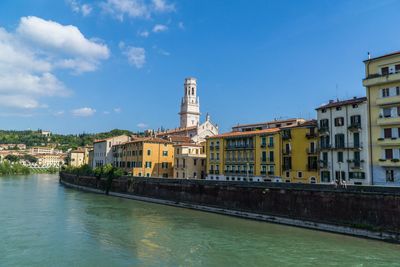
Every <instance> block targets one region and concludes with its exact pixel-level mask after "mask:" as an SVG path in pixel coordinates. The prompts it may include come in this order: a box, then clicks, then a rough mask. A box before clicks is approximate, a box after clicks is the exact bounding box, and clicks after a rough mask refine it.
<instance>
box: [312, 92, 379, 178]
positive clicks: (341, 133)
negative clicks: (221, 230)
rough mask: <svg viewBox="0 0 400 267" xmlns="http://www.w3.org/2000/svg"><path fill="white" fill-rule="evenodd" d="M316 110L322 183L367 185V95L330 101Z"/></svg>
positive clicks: (368, 162) (368, 170)
mask: <svg viewBox="0 0 400 267" xmlns="http://www.w3.org/2000/svg"><path fill="white" fill-rule="evenodd" d="M316 110H317V117H318V126H319V135H320V137H319V139H320V146H319V147H320V175H321V183H334V182H335V181H336V180H339V179H340V180H341V181H346V184H358V185H370V184H371V175H370V168H369V164H370V160H369V146H368V113H367V98H366V97H361V98H352V99H349V100H344V101H329V103H328V104H326V105H322V106H320V107H319V108H317V109H316Z"/></svg>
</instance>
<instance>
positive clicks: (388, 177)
mask: <svg viewBox="0 0 400 267" xmlns="http://www.w3.org/2000/svg"><path fill="white" fill-rule="evenodd" d="M386 182H394V171H393V170H386Z"/></svg>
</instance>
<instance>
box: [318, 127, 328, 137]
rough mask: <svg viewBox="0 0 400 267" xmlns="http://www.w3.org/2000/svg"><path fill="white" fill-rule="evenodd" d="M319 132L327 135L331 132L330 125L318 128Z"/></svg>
mask: <svg viewBox="0 0 400 267" xmlns="http://www.w3.org/2000/svg"><path fill="white" fill-rule="evenodd" d="M318 132H319V134H320V135H327V134H329V127H328V126H321V127H319V128H318Z"/></svg>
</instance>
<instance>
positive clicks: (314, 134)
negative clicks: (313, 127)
mask: <svg viewBox="0 0 400 267" xmlns="http://www.w3.org/2000/svg"><path fill="white" fill-rule="evenodd" d="M317 137H318V134H317V133H316V132H314V133H306V138H307V139H312V138H317Z"/></svg>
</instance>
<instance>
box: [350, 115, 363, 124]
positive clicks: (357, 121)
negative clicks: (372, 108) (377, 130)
mask: <svg viewBox="0 0 400 267" xmlns="http://www.w3.org/2000/svg"><path fill="white" fill-rule="evenodd" d="M350 123H351V125H361V115H354V116H351V117H350Z"/></svg>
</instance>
